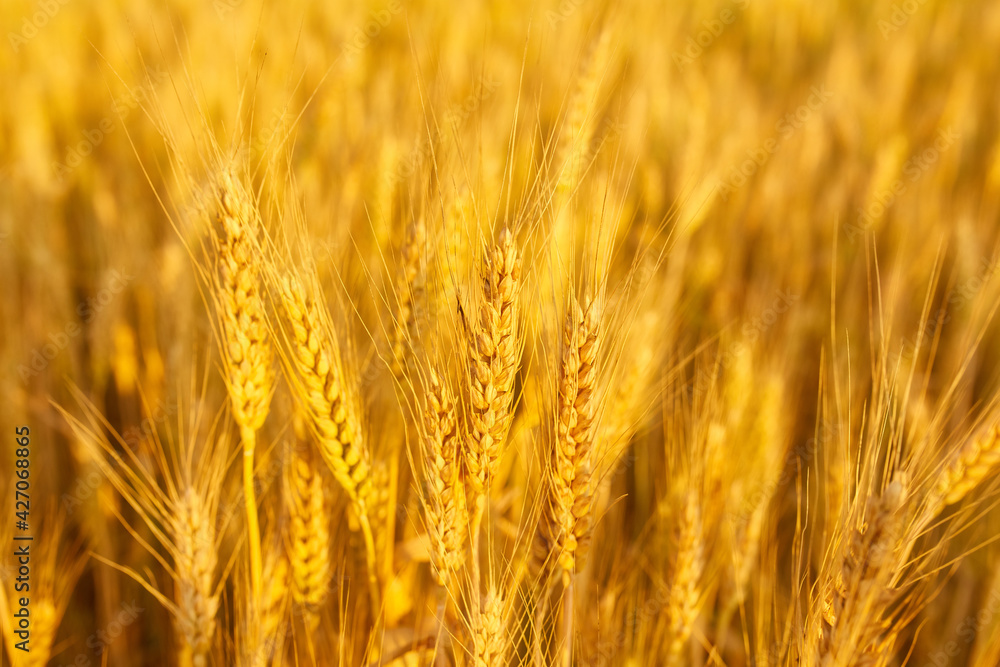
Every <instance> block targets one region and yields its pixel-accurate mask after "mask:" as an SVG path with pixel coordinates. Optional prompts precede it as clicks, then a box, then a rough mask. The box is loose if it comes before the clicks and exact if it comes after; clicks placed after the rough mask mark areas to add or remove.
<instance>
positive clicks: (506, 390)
mask: <svg viewBox="0 0 1000 667" xmlns="http://www.w3.org/2000/svg"><path fill="white" fill-rule="evenodd" d="M484 268H485V270H484V275H483V292H482V298H483V301H482V303H481V304H480V307H479V317H478V320H477V321H476V323H475V325H474V328H473V332H472V338H471V340H470V341H469V345H468V364H469V371H470V375H471V391H470V403H471V410H470V412H471V414H470V421H471V433H470V437H469V440H468V451H467V454H466V457H465V464H466V467H467V469H468V472H469V475H468V476H467V480H468V483H469V487H470V491H471V493H470V496H471V498H470V500H472V501H474V504H475V507H476V509H475V515H474V517H473V529H474V530H475V528H476V526H477V525H478V522H479V520H480V519H481V517H482V511H483V495H484V494H485V493H486V490H487V489H488V487H489V483H490V479H491V477H492V475H493V473H494V471H495V468H496V465H497V461H498V460H499V459H500V457H501V456H502V454H503V445H504V443H505V441H506V439H507V429H508V428H509V426H510V420H511V413H512V409H513V403H514V377H515V375H516V374H517V367H518V364H519V362H520V358H521V343H520V339H519V336H518V319H517V317H518V295H519V292H520V288H521V282H520V281H521V260H520V257H519V256H518V252H517V247H516V246H515V243H514V236H513V234H511V233H510V230H508V229H504V230H503V231H502V232H500V238H499V241H498V243H497V244H496V245H495V246H494V247H493V249H492V252H491V253H490V254H489V256H488V259H487V262H486V265H485V267H484ZM473 535H475V532H474V533H473ZM473 539H475V537H474V538H473Z"/></svg>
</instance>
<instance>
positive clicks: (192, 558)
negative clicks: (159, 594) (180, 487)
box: [171, 488, 219, 667]
mask: <svg viewBox="0 0 1000 667" xmlns="http://www.w3.org/2000/svg"><path fill="white" fill-rule="evenodd" d="M176 512H177V513H176V516H174V517H173V518H172V525H171V533H172V537H173V542H174V568H175V570H176V574H177V576H176V593H175V602H176V605H177V614H176V615H175V624H176V626H177V630H178V634H179V635H180V637H181V639H182V640H183V644H182V646H181V655H180V662H181V664H182V665H186V666H190V667H204V666H205V665H207V664H208V654H209V651H210V650H211V649H212V641H213V639H214V638H215V614H216V612H217V611H218V609H219V598H218V595H217V594H216V590H215V589H216V587H215V583H214V575H215V567H216V564H217V561H218V553H217V550H216V544H217V543H216V535H215V525H214V523H213V520H212V516H211V513H210V511H209V509H208V508H206V507H204V506H203V503H202V499H201V497H200V496H199V495H198V494H197V493H195V492H194V490H193V489H190V488H189V489H187V490H185V491H184V493H183V495H182V496H181V497H180V499H179V500H178V502H177V503H176Z"/></svg>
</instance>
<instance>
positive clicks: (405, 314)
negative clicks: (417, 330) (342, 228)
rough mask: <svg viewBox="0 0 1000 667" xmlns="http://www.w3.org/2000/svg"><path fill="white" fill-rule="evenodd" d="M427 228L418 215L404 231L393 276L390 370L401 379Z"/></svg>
mask: <svg viewBox="0 0 1000 667" xmlns="http://www.w3.org/2000/svg"><path fill="white" fill-rule="evenodd" d="M426 238H427V228H426V226H425V225H424V220H423V218H422V217H421V218H417V219H416V220H415V221H414V222H413V224H412V225H411V226H410V229H409V231H408V233H407V239H406V243H405V244H404V245H403V248H402V252H401V260H402V261H401V263H400V267H399V272H398V275H397V276H396V300H397V312H396V319H395V327H394V329H393V337H392V363H391V367H390V368H391V370H392V373H393V375H395V376H396V378H397V379H398V378H400V377H401V376H402V374H403V370H404V369H405V367H406V357H407V350H408V346H409V345H410V335H411V331H412V329H413V325H414V310H413V309H414V306H415V304H414V300H415V298H416V296H417V295H416V292H417V289H418V278H419V274H420V260H421V256H422V253H423V252H424V251H425V249H426Z"/></svg>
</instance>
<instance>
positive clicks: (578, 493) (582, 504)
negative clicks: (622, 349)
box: [535, 299, 601, 578]
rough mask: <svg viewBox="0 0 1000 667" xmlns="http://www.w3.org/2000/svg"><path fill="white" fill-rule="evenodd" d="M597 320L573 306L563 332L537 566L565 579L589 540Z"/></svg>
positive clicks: (590, 310) (593, 309)
mask: <svg viewBox="0 0 1000 667" xmlns="http://www.w3.org/2000/svg"><path fill="white" fill-rule="evenodd" d="M600 342H601V338H600V330H599V315H598V312H597V308H596V306H595V305H593V304H591V305H589V306H588V307H587V308H586V310H584V309H582V308H581V307H580V305H579V303H578V302H577V301H576V299H573V300H572V301H571V305H570V310H569V312H568V313H567V317H566V324H565V327H564V329H563V341H562V360H561V367H560V371H559V396H558V403H557V406H558V408H557V415H556V419H557V421H556V432H555V443H554V445H553V448H552V458H551V466H550V471H549V479H548V488H547V494H546V500H545V503H546V504H545V507H544V512H545V513H544V515H543V519H542V523H541V526H540V531H539V534H538V539H537V540H536V543H535V548H536V554H535V558H536V561H538V562H542V561H546V560H549V559H551V560H553V561H554V562H555V564H556V565H557V566H558V567H559V568H560V569H561V570H562V572H563V574H564V578H565V577H567V576H568V575H571V574H572V573H573V572H575V571H576V569H577V566H578V563H577V559H578V557H582V556H583V555H584V554H585V552H586V546H587V542H588V541H589V538H590V514H591V504H592V503H591V501H592V498H593V491H594V490H593V488H592V486H591V472H592V469H593V461H592V456H593V444H594V428H595V425H594V418H595V416H596V414H597V406H598V393H599V392H598V388H597V370H598V369H597V356H598V352H599V348H600Z"/></svg>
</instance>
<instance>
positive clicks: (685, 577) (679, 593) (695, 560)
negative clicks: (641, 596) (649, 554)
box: [667, 492, 705, 665]
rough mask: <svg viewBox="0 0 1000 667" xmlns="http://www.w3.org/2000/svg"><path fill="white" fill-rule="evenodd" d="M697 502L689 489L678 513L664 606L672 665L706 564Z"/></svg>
mask: <svg viewBox="0 0 1000 667" xmlns="http://www.w3.org/2000/svg"><path fill="white" fill-rule="evenodd" d="M698 503H699V499H698V495H697V494H696V493H694V492H689V493H688V494H687V497H686V498H685V500H684V507H683V510H682V513H681V516H680V526H679V530H678V535H679V539H678V541H677V559H676V561H675V564H674V575H673V582H672V584H671V589H670V602H669V604H668V606H667V618H668V622H669V625H670V645H669V647H668V649H667V655H668V656H669V660H668V664H671V665H673V664H679V663H680V661H681V653H682V652H683V650H684V646H685V645H686V644H687V641H688V638H690V636H691V630H692V628H694V623H695V620H696V619H697V617H698V595H699V581H700V579H701V574H702V570H703V569H704V567H705V556H704V541H703V538H702V524H701V507H700V506H699V504H698Z"/></svg>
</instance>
